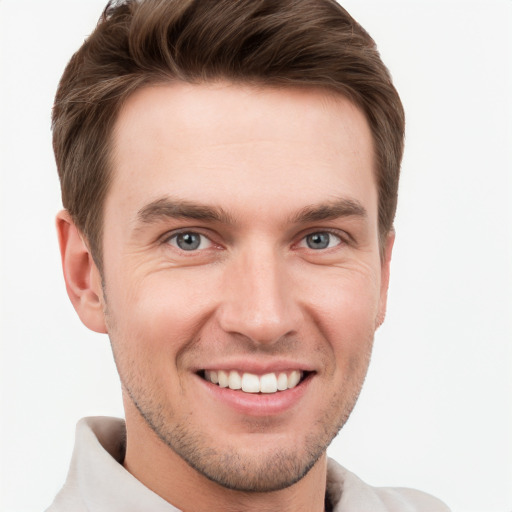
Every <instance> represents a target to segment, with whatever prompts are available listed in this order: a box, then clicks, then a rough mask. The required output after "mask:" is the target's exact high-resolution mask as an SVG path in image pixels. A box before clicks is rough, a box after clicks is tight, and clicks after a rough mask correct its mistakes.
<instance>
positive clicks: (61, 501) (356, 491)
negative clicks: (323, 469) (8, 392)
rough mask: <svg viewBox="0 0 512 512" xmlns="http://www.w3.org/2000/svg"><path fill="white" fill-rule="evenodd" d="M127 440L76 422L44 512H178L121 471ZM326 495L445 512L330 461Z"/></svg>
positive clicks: (339, 507) (355, 508)
mask: <svg viewBox="0 0 512 512" xmlns="http://www.w3.org/2000/svg"><path fill="white" fill-rule="evenodd" d="M125 437H126V434H125V423H124V421H123V420H120V419H117V418H106V417H94V418H84V419H82V420H80V422H79V423H78V425H77V428H76V441H75V448H74V451H73V457H72V459H71V465H70V468H69V472H68V477H67V480H66V482H65V484H64V486H63V488H62V489H61V491H60V492H59V494H57V496H56V498H55V500H54V502H53V504H52V505H51V506H50V507H49V508H48V509H47V512H179V510H178V509H177V508H175V507H173V506H172V505H171V504H170V503H168V502H167V501H165V500H164V499H162V498H161V497H160V496H158V495H157V494H155V493H154V492H153V491H151V490H150V489H148V488H147V487H145V486H144V485H143V484H142V483H141V482H139V481H138V480H137V479H136V478H135V477H134V476H132V475H131V474H130V473H129V472H128V471H126V469H124V467H123V465H122V460H123V457H124V443H125ZM327 496H328V500H329V502H330V503H331V504H332V506H333V512H449V509H448V508H447V507H446V505H444V504H443V503H442V502H440V501H439V500H438V499H436V498H434V497H433V496H430V495H429V494H425V493H423V492H420V491H416V490H413V489H404V488H389V487H381V488H377V487H371V486H369V485H367V484H365V483H364V482H363V481H362V480H360V479H359V478H358V477H357V476H355V475H354V474H353V473H350V472H349V471H347V470H346V469H344V468H343V467H342V466H340V465H339V464H337V463H336V462H335V461H333V460H332V459H330V460H329V464H328V473H327Z"/></svg>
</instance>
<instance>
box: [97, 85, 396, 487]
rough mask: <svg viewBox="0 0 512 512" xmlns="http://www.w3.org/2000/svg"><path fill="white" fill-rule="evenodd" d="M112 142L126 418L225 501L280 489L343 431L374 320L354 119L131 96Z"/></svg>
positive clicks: (197, 97) (240, 102) (383, 265)
mask: <svg viewBox="0 0 512 512" xmlns="http://www.w3.org/2000/svg"><path fill="white" fill-rule="evenodd" d="M114 142H115V145H114V152H113V169H114V178H113V182H112V186H111V189H110V191H109V195H108V198H107V201H106V204H105V216H104V219H105V221H104V239H103V243H104V246H103V254H104V262H103V263H104V276H103V277H104V290H105V302H106V306H105V310H106V323H107V328H108V332H109V335H110V338H111V342H112V346H113V351H114V355H115V359H116V363H117V366H118V370H119V374H120V377H121V381H122V384H123V390H124V394H125V401H126V407H127V408H128V409H131V410H132V411H134V410H136V409H137V410H138V412H139V413H140V414H141V415H142V416H143V417H144V419H145V423H144V424H145V425H146V426H147V432H148V439H149V438H150V437H151V436H153V437H154V433H156V434H157V435H158V437H159V438H160V439H161V440H163V441H164V442H165V443H166V444H167V445H168V446H169V447H171V448H172V450H173V451H174V452H175V453H177V454H178V455H179V456H180V457H181V458H182V459H184V460H185V461H187V462H188V463H189V464H190V465H191V466H192V467H194V468H195V469H197V470H198V471H199V472H200V473H201V474H203V475H206V476H208V477H209V478H210V479H212V480H214V481H216V482H218V483H220V484H221V485H223V486H226V487H230V488H235V489H240V490H260V491H264V490H273V489H278V488H283V487H285V486H287V485H290V484H292V483H293V482H295V481H297V480H298V479H300V478H301V477H302V476H304V474H305V473H306V472H307V471H308V469H310V468H311V467H312V465H313V464H314V463H315V462H316V461H317V460H318V459H319V458H320V457H322V456H323V454H324V451H325V448H326V447H327V445H328V444H329V443H330V441H331V440H332V438H333V437H334V436H335V435H336V433H337V432H338V430H339V429H340V428H341V426H342V425H343V423H344V422H345V421H346V419H347V417H348V415H349V414H350V411H351V410H352V407H353V406H354V403H355V401H356V398H357V395H358V393H359V391H360V388H361V386H362V383H363V380H364V377H365V374H366V370H367V366H368V362H369V357H370V352H371V347H372V340H373V335H374V331H375V329H376V327H377V325H378V323H379V321H380V319H381V318H382V316H383V311H384V307H385V296H386V288H387V273H388V263H387V262H386V260H384V261H383V262H381V260H380V257H379V245H378V226H377V190H376V185H375V180H374V158H373V146H372V139H371V134H370V130H369V128H368V125H367V122H366V120H365V117H364V116H363V114H362V113H361V112H360V111H359V110H358V109H357V108H356V107H354V106H353V105H352V104H351V103H350V102H349V101H347V100H346V99H344V98H342V97H339V96H337V97H334V96H333V95H330V94H328V93H327V92H325V91H319V90H299V89H279V90H278V89H271V88H260V89H256V88H250V87H244V86H237V85H232V84H227V83H221V84H215V85H212V84H210V85H186V84H179V83H177V84H172V85H164V86H155V87H151V88H146V89H143V90H141V91H139V92H137V93H136V94H135V95H134V96H132V97H131V98H130V99H129V100H128V102H127V104H126V105H125V107H124V108H123V110H122V111H121V113H120V117H119V119H118V122H117V125H116V130H115V134H114ZM391 243H392V242H391V241H390V242H389V244H391ZM299 377H300V381H299V382H298V383H297V382H296V381H297V379H298V378H299ZM218 380H220V383H217V381H218ZM212 381H213V382H212ZM240 381H241V382H240ZM226 385H227V386H228V387H224V386H226ZM240 385H242V386H243V388H244V389H245V390H243V389H242V390H240V389H231V388H237V387H239V386H240ZM278 387H279V388H280V389H277V388H278ZM288 388H289V389H288ZM259 389H263V391H265V392H257V391H258V390H259ZM127 417H128V416H127ZM128 429H130V424H129V422H128ZM143 442H144V441H143V440H142V443H143Z"/></svg>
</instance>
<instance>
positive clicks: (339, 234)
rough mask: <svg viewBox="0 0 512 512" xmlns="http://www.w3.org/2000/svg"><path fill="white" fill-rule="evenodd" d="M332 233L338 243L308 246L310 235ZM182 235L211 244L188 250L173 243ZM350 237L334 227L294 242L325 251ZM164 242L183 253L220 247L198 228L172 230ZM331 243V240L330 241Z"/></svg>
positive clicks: (304, 236) (312, 232) (193, 252)
mask: <svg viewBox="0 0 512 512" xmlns="http://www.w3.org/2000/svg"><path fill="white" fill-rule="evenodd" d="M325 234H327V235H330V236H333V237H336V238H337V239H338V240H339V242H338V243H336V244H335V245H334V246H332V247H325V248H320V249H313V248H311V247H308V246H307V238H308V237H310V236H313V235H325ZM180 235H196V236H199V237H200V238H201V240H205V239H206V240H207V241H208V243H209V246H208V247H204V248H202V249H201V248H195V249H191V250H186V249H182V248H180V247H179V246H178V245H177V243H176V244H173V243H171V241H172V240H176V239H177V238H178V237H179V236H180ZM349 237H350V235H348V234H347V233H345V232H340V231H338V230H332V229H317V230H313V231H309V232H307V233H305V234H301V236H300V239H299V241H298V242H297V243H295V244H293V245H294V246H295V247H299V248H301V249H306V250H311V251H313V252H324V251H328V250H332V249H336V248H337V247H339V246H341V245H347V244H349V243H350V240H349ZM162 243H164V244H168V245H171V246H172V247H173V248H175V249H176V250H178V251H180V252H182V253H190V254H197V253H198V252H202V251H205V250H207V249H210V248H212V246H213V247H214V246H217V247H220V245H219V244H216V243H215V242H214V241H213V240H212V238H211V236H209V235H207V234H205V233H202V232H201V231H200V230H197V229H183V230H180V231H178V232H172V233H170V234H167V235H166V236H165V237H164V238H163V239H162ZM329 243H330V241H329ZM200 244H202V241H200ZM301 244H304V245H303V246H301Z"/></svg>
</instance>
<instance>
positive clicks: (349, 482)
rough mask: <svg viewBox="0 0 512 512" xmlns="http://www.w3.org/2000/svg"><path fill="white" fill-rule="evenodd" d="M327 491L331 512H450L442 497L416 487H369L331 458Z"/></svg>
mask: <svg viewBox="0 0 512 512" xmlns="http://www.w3.org/2000/svg"><path fill="white" fill-rule="evenodd" d="M327 494H328V496H329V498H330V501H331V503H332V504H333V512H368V510H371V511H372V512H450V509H449V508H448V507H447V506H446V505H445V504H444V503H443V502H442V501H441V500H439V499H437V498H435V497H434V496H432V495H430V494H427V493H425V492H422V491H418V490H416V489H408V488H403V487H372V486H371V485H368V484H366V483H365V482H363V481H362V480H361V479H360V478H359V477H357V476H356V475H354V473H351V472H350V471H348V470H347V469H345V468H344V467H343V466H340V465H339V464H338V463H337V462H335V461H334V460H332V459H329V463H328V474H327Z"/></svg>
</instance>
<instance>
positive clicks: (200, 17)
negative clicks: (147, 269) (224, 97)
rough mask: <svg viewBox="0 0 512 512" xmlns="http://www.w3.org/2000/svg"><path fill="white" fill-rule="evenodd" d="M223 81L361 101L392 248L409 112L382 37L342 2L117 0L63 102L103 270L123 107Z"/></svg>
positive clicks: (77, 195) (68, 167) (66, 151)
mask: <svg viewBox="0 0 512 512" xmlns="http://www.w3.org/2000/svg"><path fill="white" fill-rule="evenodd" d="M219 80H224V81H230V82H232V83H236V84H252V85H259V86H265V85H266V86H274V87H287V88H294V87H304V86H309V87H312V86H314V87H319V88H323V89H326V90H330V91H333V92H335V93H338V94H340V95H342V96H344V97H346V98H348V99H350V101H352V102H353V103H354V104H356V105H357V106H359V107H360V108H361V110H362V111H363V112H364V114H365V116H366V119H367V121H368V123H369V126H370V129H371V132H372V137H373V143H374V151H375V179H376V183H377V188H378V201H379V236H380V241H381V247H382V248H383V247H384V245H383V243H384V241H385V238H386V235H387V234H388V233H389V232H390V231H391V230H392V228H393V219H394V216H395V211H396V205H397V193H398V180H399V173H400V163H401V159H402V153H403V138H404V113H403V108H402V105H401V102H400V98H399V96H398V94H397V92H396V90H395V88H394V86H393V84H392V81H391V77H390V75H389V73H388V70H387V69H386V67H385V66H384V64H383V63H382V61H381V59H380V57H379V54H378V52H377V48H376V46H375V43H374V41H373V40H372V38H371V37H370V36H369V35H368V33H367V32H366V31H365V30H364V29H363V28H362V27H361V26H360V25H359V24H358V23H357V22H356V21H355V20H354V19H353V18H351V16H350V15H349V14H348V13H347V12H346V11H345V10H344V9H343V8H342V7H341V6H340V5H339V4H338V3H337V2H336V1H335V0H321V1H316V0H303V1H295V0H280V1H276V2H269V1H261V0H258V1H242V2H232V1H231V0H219V1H216V2H215V3H212V2H207V1H204V2H201V1H191V0H175V1H162V0H145V1H143V2H140V1H136V0H126V1H121V2H113V1H111V2H109V4H108V5H107V7H106V9H105V11H104V12H103V15H102V17H101V19H100V21H99V24H98V27H97V29H96V30H95V32H94V33H93V34H92V35H91V36H90V37H89V38H88V39H87V40H86V42H85V43H84V44H83V46H82V47H81V48H80V50H79V51H78V52H77V53H76V54H75V55H74V56H73V58H72V59H71V61H70V63H69V64H68V66H67V68H66V70H65V72H64V74H63V76H62V79H61V82H60V85H59V89H58V92H57V95H56V98H55V106H54V110H53V146H54V151H55V156H56V161H57V168H58V171H59V177H60V180H61V189H62V201H63V205H64V207H65V208H66V210H67V211H68V212H69V213H70V215H71V217H72V219H73V221H74V223H75V224H76V226H77V227H78V229H79V230H80V231H81V232H82V234H83V235H84V237H85V239H86V240H87V243H88V244H89V247H90V249H91V251H92V254H93V256H94V258H95V261H96V264H97V265H98V267H99V268H100V270H101V266H102V218H103V207H104V202H105V197H106V195H107V193H108V189H109V184H110V181H111V177H112V162H111V156H112V149H113V148H112V144H113V137H112V135H113V128H114V125H115V122H116V119H117V116H118V113H119V111H120V109H121V107H122V105H123V104H124V102H125V101H126V100H127V99H128V98H129V97H130V96H131V95H132V94H133V93H134V92H135V91H136V90H138V89H141V88H143V87H147V86H148V85H151V84H158V83H172V82H176V81H181V82H186V83H195V84H199V83H209V82H215V81H219Z"/></svg>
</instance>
